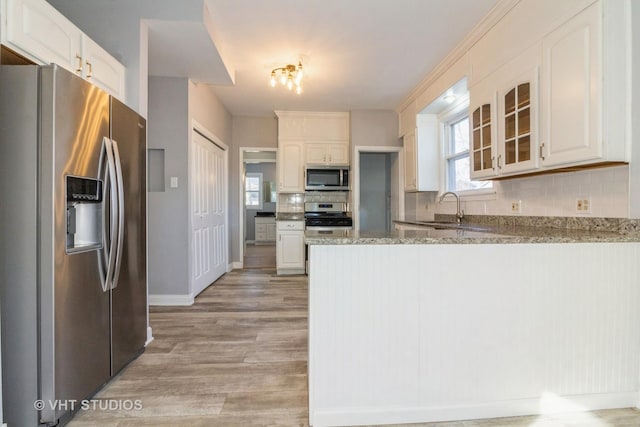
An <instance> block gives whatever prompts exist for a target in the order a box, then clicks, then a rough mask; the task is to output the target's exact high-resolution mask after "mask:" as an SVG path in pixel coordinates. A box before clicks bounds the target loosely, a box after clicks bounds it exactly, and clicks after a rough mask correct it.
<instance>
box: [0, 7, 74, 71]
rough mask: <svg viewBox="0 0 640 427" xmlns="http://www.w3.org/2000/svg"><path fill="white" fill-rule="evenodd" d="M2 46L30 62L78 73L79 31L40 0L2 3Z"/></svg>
mask: <svg viewBox="0 0 640 427" xmlns="http://www.w3.org/2000/svg"><path fill="white" fill-rule="evenodd" d="M3 6H4V10H5V14H4V16H5V19H4V20H3V21H5V22H3V24H4V25H3V37H2V40H3V44H6V45H7V46H9V47H10V48H12V49H13V50H15V51H16V52H18V53H20V54H22V55H24V56H26V57H27V58H29V59H32V60H34V62H39V63H45V64H49V63H55V64H58V65H60V66H61V67H64V68H66V69H68V70H69V71H71V72H74V73H76V74H78V75H80V74H81V73H82V31H80V29H78V28H77V27H76V26H75V25H74V24H73V23H72V22H71V21H69V20H68V19H67V18H65V17H64V16H62V15H61V14H60V13H59V12H58V11H57V10H56V9H55V8H54V7H53V6H51V5H50V4H49V3H47V2H46V1H44V0H5V1H4V3H3Z"/></svg>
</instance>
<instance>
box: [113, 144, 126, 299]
mask: <svg viewBox="0 0 640 427" xmlns="http://www.w3.org/2000/svg"><path fill="white" fill-rule="evenodd" d="M111 143H112V147H113V153H114V154H115V165H116V179H117V180H118V185H117V192H118V245H117V246H116V256H115V259H116V263H115V269H114V271H113V279H112V280H111V289H115V288H116V286H118V277H119V276H120V265H121V264H122V245H123V241H124V182H123V180H122V162H121V159H120V150H118V143H117V142H116V141H115V140H113V139H112V140H111Z"/></svg>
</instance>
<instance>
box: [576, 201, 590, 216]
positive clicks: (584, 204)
mask: <svg viewBox="0 0 640 427" xmlns="http://www.w3.org/2000/svg"><path fill="white" fill-rule="evenodd" d="M576 212H577V213H583V214H585V213H591V200H590V199H589V198H586V199H576Z"/></svg>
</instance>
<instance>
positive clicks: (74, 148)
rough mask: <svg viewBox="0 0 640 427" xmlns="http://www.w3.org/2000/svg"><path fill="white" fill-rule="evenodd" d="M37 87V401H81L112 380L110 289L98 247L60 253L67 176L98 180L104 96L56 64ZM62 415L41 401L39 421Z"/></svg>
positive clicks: (106, 131) (106, 106)
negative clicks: (102, 275) (39, 396)
mask: <svg viewBox="0 0 640 427" xmlns="http://www.w3.org/2000/svg"><path fill="white" fill-rule="evenodd" d="M41 88H42V89H41V101H40V102H41V120H42V122H41V129H42V135H41V157H42V162H41V164H42V170H41V173H40V183H39V186H40V194H39V197H40V215H41V218H42V222H41V241H40V251H41V254H40V259H41V260H42V261H41V262H42V264H41V283H40V301H41V316H40V328H41V369H40V376H41V387H42V388H41V390H42V399H43V400H44V401H45V402H49V401H52V402H53V401H69V400H81V399H84V398H87V397H89V396H91V395H92V394H93V393H95V392H96V391H97V390H98V389H99V388H100V387H101V386H102V385H103V384H104V383H105V382H107V381H108V380H109V377H110V358H109V344H110V343H109V292H108V291H107V292H104V291H103V289H102V285H101V280H100V275H99V268H98V253H99V251H98V250H95V249H93V250H87V251H85V252H78V253H67V252H66V251H65V249H66V243H67V242H66V233H67V226H68V223H67V220H68V218H67V203H66V195H65V192H66V176H67V175H73V176H78V177H92V178H96V177H97V175H98V162H99V158H100V150H101V148H102V140H103V137H105V136H108V135H109V95H108V94H107V93H105V92H104V91H102V90H100V89H98V88H96V87H94V86H92V85H91V84H88V83H87V82H85V81H84V80H82V79H80V78H78V77H77V76H75V75H73V74H71V73H69V72H67V71H66V70H63V69H60V68H58V67H43V68H42V69H41ZM67 409H69V408H67ZM67 414H68V411H64V410H63V409H53V408H52V407H51V405H45V409H44V410H43V411H42V418H43V420H44V421H47V422H54V421H55V420H56V419H57V418H58V417H60V416H63V415H67Z"/></svg>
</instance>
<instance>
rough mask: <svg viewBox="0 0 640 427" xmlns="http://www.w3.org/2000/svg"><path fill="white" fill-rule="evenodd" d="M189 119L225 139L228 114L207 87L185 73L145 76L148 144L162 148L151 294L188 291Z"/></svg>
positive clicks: (153, 204) (152, 216)
mask: <svg viewBox="0 0 640 427" xmlns="http://www.w3.org/2000/svg"><path fill="white" fill-rule="evenodd" d="M193 119H195V120H197V121H198V122H199V123H200V124H201V125H202V126H204V127H205V128H206V129H207V130H209V131H210V132H212V133H213V134H214V135H215V136H216V137H218V138H219V139H220V142H222V143H224V144H227V145H229V144H230V139H231V116H230V115H229V113H228V112H227V110H226V109H225V108H224V106H222V104H221V103H220V101H219V100H218V99H217V98H216V96H215V94H214V93H213V91H212V90H211V88H210V87H208V86H206V85H196V84H194V83H192V82H190V81H188V80H187V79H185V78H172V77H151V78H149V121H148V128H149V148H161V149H164V150H165V156H164V158H165V167H164V169H165V191H164V192H151V193H149V293H150V294H152V295H188V294H189V293H190V289H189V259H188V253H189V235H190V230H189V157H188V153H189V141H190V138H191V128H192V120H193ZM172 176H176V177H178V188H169V177H172ZM230 234H231V233H230Z"/></svg>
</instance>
